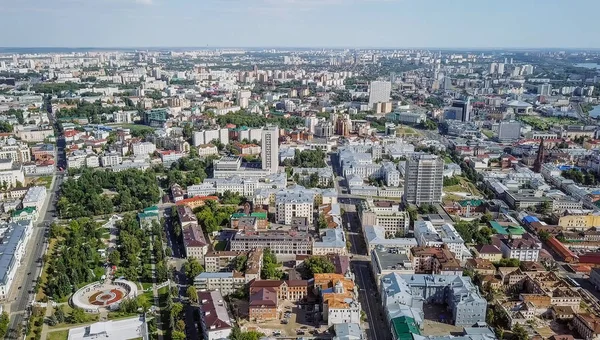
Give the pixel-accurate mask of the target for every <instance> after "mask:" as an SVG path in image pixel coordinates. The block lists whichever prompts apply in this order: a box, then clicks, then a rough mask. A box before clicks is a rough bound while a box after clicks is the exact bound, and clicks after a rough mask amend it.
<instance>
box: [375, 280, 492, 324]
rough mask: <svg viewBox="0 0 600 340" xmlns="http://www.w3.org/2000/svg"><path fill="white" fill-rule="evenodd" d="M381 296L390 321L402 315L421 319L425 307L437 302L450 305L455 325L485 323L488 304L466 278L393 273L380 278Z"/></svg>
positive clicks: (449, 308) (452, 321)
mask: <svg viewBox="0 0 600 340" xmlns="http://www.w3.org/2000/svg"><path fill="white" fill-rule="evenodd" d="M380 295H381V297H382V303H383V307H384V310H385V312H386V314H387V316H388V320H390V319H392V318H393V317H397V316H400V315H402V313H415V314H416V315H415V316H417V317H419V318H420V319H421V320H422V319H423V304H426V303H435V304H446V305H447V306H448V310H449V311H451V319H450V320H449V321H450V322H451V323H452V324H454V325H456V326H472V325H475V324H476V323H478V322H485V317H486V311H487V301H486V300H485V299H484V298H483V297H482V296H481V294H480V293H479V289H478V288H477V286H475V285H474V284H473V283H472V282H471V279H470V278H469V277H467V276H459V275H429V274H406V275H402V274H396V273H392V274H388V275H385V276H383V277H382V278H381V288H380ZM402 306H404V307H402Z"/></svg>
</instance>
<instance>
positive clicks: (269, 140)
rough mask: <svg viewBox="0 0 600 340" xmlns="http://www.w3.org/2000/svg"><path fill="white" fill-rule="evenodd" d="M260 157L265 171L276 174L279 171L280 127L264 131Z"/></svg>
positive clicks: (270, 127) (268, 128)
mask: <svg viewBox="0 0 600 340" xmlns="http://www.w3.org/2000/svg"><path fill="white" fill-rule="evenodd" d="M261 138H262V140H261V143H262V145H261V146H262V147H261V150H260V153H261V154H260V155H261V159H262V168H263V170H269V172H270V173H272V174H275V173H277V171H278V170H279V127H277V126H267V127H265V128H264V129H263V130H262V136H261Z"/></svg>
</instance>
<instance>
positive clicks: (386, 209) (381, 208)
mask: <svg viewBox="0 0 600 340" xmlns="http://www.w3.org/2000/svg"><path fill="white" fill-rule="evenodd" d="M360 212H361V215H360V219H361V222H362V224H363V225H373V226H381V227H383V229H384V230H385V236H386V237H401V236H404V235H406V234H407V233H408V229H409V225H410V217H409V216H408V213H407V212H406V211H405V210H403V209H402V207H401V206H400V204H398V203H395V202H392V201H374V200H372V199H367V200H365V201H362V203H361V206H360Z"/></svg>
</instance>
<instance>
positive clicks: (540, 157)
mask: <svg viewBox="0 0 600 340" xmlns="http://www.w3.org/2000/svg"><path fill="white" fill-rule="evenodd" d="M542 164H544V139H543V138H542V140H541V141H540V147H539V148H538V152H537V157H536V158H535V163H533V171H535V172H538V173H539V172H540V171H541V170H542Z"/></svg>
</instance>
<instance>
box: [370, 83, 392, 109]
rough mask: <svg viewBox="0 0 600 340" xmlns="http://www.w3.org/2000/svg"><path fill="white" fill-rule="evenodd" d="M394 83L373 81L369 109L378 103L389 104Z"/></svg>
mask: <svg viewBox="0 0 600 340" xmlns="http://www.w3.org/2000/svg"><path fill="white" fill-rule="evenodd" d="M391 93H392V83H391V82H389V81H372V82H371V85H370V86H369V107H370V108H372V107H373V104H376V103H387V102H389V101H390V96H391Z"/></svg>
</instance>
